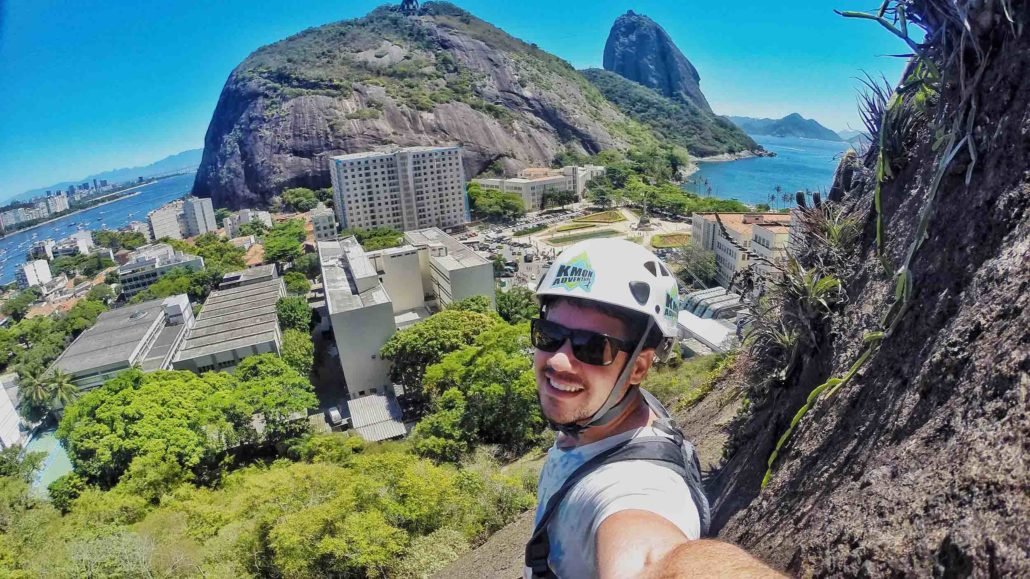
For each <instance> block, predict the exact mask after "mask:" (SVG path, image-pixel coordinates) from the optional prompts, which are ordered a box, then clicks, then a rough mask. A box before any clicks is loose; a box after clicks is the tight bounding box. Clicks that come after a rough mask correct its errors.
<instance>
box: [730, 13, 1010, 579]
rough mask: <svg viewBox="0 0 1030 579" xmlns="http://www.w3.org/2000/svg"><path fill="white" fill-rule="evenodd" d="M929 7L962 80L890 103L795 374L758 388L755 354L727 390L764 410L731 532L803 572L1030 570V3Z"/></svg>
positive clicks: (852, 167) (839, 181)
mask: <svg viewBox="0 0 1030 579" xmlns="http://www.w3.org/2000/svg"><path fill="white" fill-rule="evenodd" d="M907 6H909V7H912V12H911V13H910V18H912V20H911V21H914V22H919V23H920V25H921V26H923V27H925V28H926V30H925V33H926V38H928V39H931V40H930V41H929V43H928V44H927V45H926V46H925V47H923V51H924V54H926V55H927V56H928V57H929V58H930V59H932V62H933V63H935V65H934V66H935V67H937V68H938V69H939V70H940V80H937V79H935V78H934V75H932V74H931V73H929V72H928V71H929V70H931V67H930V66H928V65H926V64H918V63H913V65H912V66H910V68H909V71H908V73H907V76H906V79H905V81H904V82H905V86H906V91H904V96H903V97H902V98H900V99H899V100H897V101H894V100H892V101H891V104H889V105H885V103H882V102H881V103H880V105H879V106H878V107H874V108H873V112H874V115H873V118H876V119H881V122H879V123H878V131H879V132H880V133H882V134H883V139H878V138H877V136H876V135H874V138H873V143H874V145H873V149H872V151H870V153H869V154H868V155H866V156H865V157H860V156H857V155H855V154H854V153H850V154H848V155H846V156H845V157H844V159H843V160H842V163H841V167H840V169H839V170H838V172H837V177H836V178H835V182H834V185H833V188H832V189H831V191H830V196H831V198H833V199H836V200H837V201H838V203H839V205H838V207H839V208H843V209H844V210H845V211H846V213H845V214H846V215H851V216H852V217H853V218H855V219H856V220H857V222H858V224H859V226H860V227H859V232H858V237H857V238H856V240H855V241H854V242H853V244H852V243H845V244H838V245H837V246H836V249H834V250H833V251H841V252H840V253H837V255H836V256H831V255H830V253H829V251H830V250H829V249H827V248H830V247H832V244H829V243H827V242H826V241H825V238H824V239H823V240H819V239H818V238H817V237H816V236H814V235H813V234H811V233H810V234H809V241H810V244H809V245H810V247H812V248H814V250H815V251H814V252H812V253H808V254H807V257H802V259H803V264H804V265H805V267H808V268H825V267H826V266H827V265H828V264H829V263H831V262H837V263H839V266H838V267H836V275H837V277H838V278H839V279H840V280H841V281H842V285H843V289H844V291H845V292H846V299H844V300H843V301H842V302H840V303H839V304H838V305H837V306H835V307H834V308H833V313H832V314H831V315H830V316H829V317H828V318H826V319H824V320H822V321H821V322H819V323H818V324H815V325H813V326H810V327H811V328H812V329H813V332H814V334H813V336H814V338H815V340H811V339H809V340H805V339H804V338H798V341H796V342H795V343H797V344H801V345H800V346H798V349H797V350H796V354H797V355H796V357H795V362H794V363H790V362H788V363H787V364H786V368H787V370H786V373H785V377H784V379H783V380H773V381H765V382H764V384H765V385H766V387H764V388H762V387H757V386H756V384H761V383H763V381H764V380H765V379H766V378H767V377H768V376H769V375H770V371H769V366H768V364H765V365H764V366H763V365H762V362H763V360H765V361H768V359H769V358H768V356H766V355H763V354H762V353H761V352H760V351H759V352H755V351H754V350H753V351H752V352H753V353H754V356H752V357H751V360H752V362H753V363H755V364H758V365H759V367H758V371H756V372H754V373H753V374H754V375H753V376H751V377H750V378H748V379H745V380H740V381H739V382H738V383H737V384H735V385H732V387H731V388H728V389H727V390H728V391H727V392H726V393H727V394H730V395H732V393H734V392H737V393H738V395H739V396H742V397H743V396H746V397H747V400H748V402H749V405H748V410H747V411H746V412H744V413H742V415H741V420H739V421H738V424H737V426H736V428H735V429H734V436H733V442H732V443H731V445H730V450H729V451H728V453H727V454H728V455H730V459H729V460H728V462H726V463H725V464H724V465H723V466H722V468H721V469H720V470H719V472H718V473H717V475H716V476H715V477H713V478H712V480H711V482H712V488H711V490H712V493H711V494H712V495H713V496H714V498H715V505H716V513H715V521H714V522H715V525H716V527H717V528H718V529H719V536H720V537H722V538H725V539H729V540H732V541H734V542H737V543H739V544H741V545H743V546H745V547H747V548H748V549H750V550H752V551H753V552H755V553H756V554H758V555H760V556H762V557H763V558H765V559H766V560H768V561H770V562H771V563H773V564H775V565H776V566H778V567H780V568H783V569H787V570H789V571H790V572H791V573H792V574H795V575H798V576H808V577H813V576H814V577H825V576H848V577H900V576H927V577H928V576H934V577H969V576H974V577H987V576H991V577H1006V576H1011V577H1016V576H1027V574H1028V573H1030V543H1028V542H1027V532H1026V521H1028V520H1030V494H1028V493H1027V489H1028V483H1030V467H1028V464H1030V463H1028V460H1027V457H1028V456H1030V446H1028V441H1030V410H1028V400H1027V392H1028V389H1030V309H1028V307H1030V291H1028V288H1030V269H1028V264H1030V162H1028V159H1030V140H1028V139H1027V134H1028V133H1030V114H1028V111H1030V107H1028V103H1030V34H1028V33H1027V32H1028V31H1026V30H1023V28H1024V26H1023V24H1021V23H1026V22H1027V21H1028V20H1027V18H1028V17H1030V12H1028V10H1030V7H1028V5H1027V3H1026V2H1021V3H1011V4H1008V3H975V2H965V1H961V0H960V1H959V2H956V3H936V2H925V3H924V2H919V3H913V4H908V5H907ZM911 21H910V22H911ZM910 91H911V92H910ZM874 101H875V99H874ZM881 107H882V108H881ZM884 111H886V112H884ZM881 146H882V150H881V148H880V147H881ZM885 167H889V170H884V168H885ZM878 182H879V187H878ZM838 224H839V222H838ZM820 227H822V226H820ZM878 229H879V230H880V231H879V233H878ZM819 230H820V229H819V228H818V227H817V228H816V229H814V231H819ZM878 247H880V248H881V249H879V250H878ZM822 271H825V269H823V270H822ZM781 319H782V318H781ZM784 321H789V320H784ZM867 353H868V355H866V354H867ZM780 367H781V368H782V367H783V366H780ZM837 379H841V380H843V382H836V381H834V380H837ZM822 384H829V385H830V387H829V388H828V389H824V390H822V391H818V390H816V388H817V387H818V386H820V385H822ZM806 402H807V403H808V405H807V408H809V410H808V411H807V413H802V414H798V411H799V409H801V408H803V407H806V406H805V405H806ZM792 423H796V427H794V430H793V434H792V435H791V436H790V437H789V438H787V439H786V441H785V442H784V443H783V446H782V448H780V450H779V453H778V455H777V456H776V458H775V460H773V461H772V465H771V466H772V470H771V476H770V477H769V478H768V483H767V484H766V485H765V487H764V488H763V487H762V479H763V475H764V473H765V472H766V468H767V460H768V459H769V457H770V455H771V453H772V451H773V449H774V447H775V446H776V445H777V442H778V441H779V440H780V439H781V436H782V435H783V434H784V433H785V432H787V431H788V429H789V428H790V427H791V424H792Z"/></svg>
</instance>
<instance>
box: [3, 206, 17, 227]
mask: <svg viewBox="0 0 1030 579" xmlns="http://www.w3.org/2000/svg"><path fill="white" fill-rule="evenodd" d="M0 224H2V225H3V227H4V229H5V230H6V229H10V228H12V227H14V226H15V225H17V224H18V214H17V212H16V211H14V210H13V209H12V210H10V211H4V212H3V213H0Z"/></svg>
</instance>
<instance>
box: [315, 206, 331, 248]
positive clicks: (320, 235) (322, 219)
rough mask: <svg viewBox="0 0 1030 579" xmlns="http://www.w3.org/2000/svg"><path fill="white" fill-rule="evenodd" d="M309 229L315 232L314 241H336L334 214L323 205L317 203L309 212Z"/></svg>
mask: <svg viewBox="0 0 1030 579" xmlns="http://www.w3.org/2000/svg"><path fill="white" fill-rule="evenodd" d="M311 228H312V229H313V230H314V231H315V241H332V240H334V239H336V214H335V213H333V210H332V209H329V208H328V207H326V206H325V203H322V202H319V203H318V206H316V207H315V208H314V209H312V210H311Z"/></svg>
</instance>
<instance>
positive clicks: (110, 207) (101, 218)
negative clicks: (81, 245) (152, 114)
mask: <svg viewBox="0 0 1030 579" xmlns="http://www.w3.org/2000/svg"><path fill="white" fill-rule="evenodd" d="M193 177H194V173H187V174H184V175H176V176H175V177H169V178H167V179H161V180H160V181H156V182H154V183H149V184H147V185H140V186H139V187H138V188H136V189H133V191H139V194H138V195H133V196H131V197H124V198H122V199H118V200H117V201H114V202H112V203H108V204H106V205H100V206H97V207H91V208H89V209H87V210H85V211H83V212H81V213H76V214H74V215H67V216H65V217H61V218H60V219H57V220H56V221H51V222H50V223H47V224H46V225H41V226H39V227H35V228H33V229H26V230H22V231H18V232H16V233H12V234H11V235H8V236H7V237H4V238H3V239H0V284H7V283H11V282H12V281H14V276H15V272H16V271H17V268H18V266H19V265H20V264H22V263H25V256H26V254H27V253H28V251H29V248H31V247H32V243H33V242H35V241H40V240H43V239H53V240H54V241H59V240H61V239H64V238H65V237H68V236H69V235H71V234H72V233H75V231H76V230H77V229H79V227H81V228H82V229H88V230H91V231H96V230H99V229H119V228H121V227H124V226H125V225H127V224H128V223H129V222H130V221H146V220H147V213H148V212H150V211H153V210H154V209H157V208H158V207H160V206H162V205H164V204H165V203H168V202H169V201H174V200H175V199H178V198H180V197H182V196H184V195H186V194H187V193H189V192H190V190H191V189H192V188H193Z"/></svg>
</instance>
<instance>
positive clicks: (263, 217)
mask: <svg viewBox="0 0 1030 579" xmlns="http://www.w3.org/2000/svg"><path fill="white" fill-rule="evenodd" d="M251 222H257V223H261V224H263V225H264V226H265V227H267V228H269V229H271V228H272V214H271V213H269V212H267V211H257V210H254V209H240V210H239V211H237V212H236V213H233V214H232V215H230V216H228V217H226V218H225V221H223V222H222V226H223V227H225V235H226V237H228V238H229V239H232V238H234V237H239V236H240V226H241V225H244V224H247V223H251Z"/></svg>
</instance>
